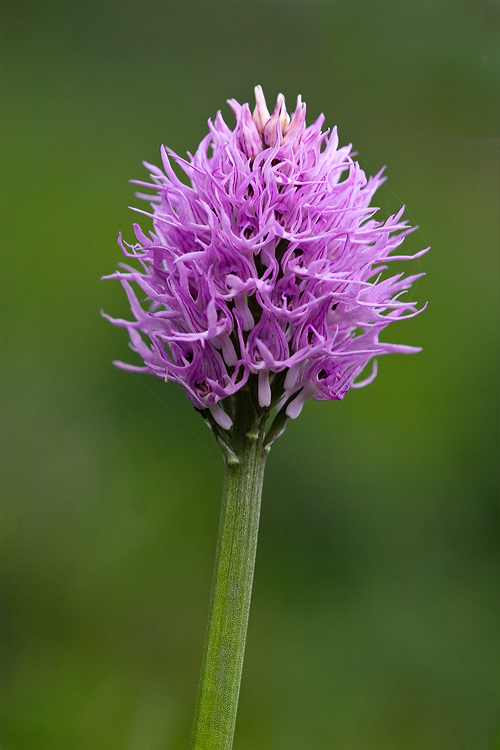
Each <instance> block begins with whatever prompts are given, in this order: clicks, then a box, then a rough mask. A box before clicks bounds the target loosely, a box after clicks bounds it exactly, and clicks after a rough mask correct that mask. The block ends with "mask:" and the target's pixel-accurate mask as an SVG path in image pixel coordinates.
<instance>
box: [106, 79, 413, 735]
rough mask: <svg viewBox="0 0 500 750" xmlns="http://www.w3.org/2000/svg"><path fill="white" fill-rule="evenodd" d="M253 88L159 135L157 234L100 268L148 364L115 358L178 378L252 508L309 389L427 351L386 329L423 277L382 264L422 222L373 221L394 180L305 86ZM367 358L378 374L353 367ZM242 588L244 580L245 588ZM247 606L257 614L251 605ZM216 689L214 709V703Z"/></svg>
mask: <svg viewBox="0 0 500 750" xmlns="http://www.w3.org/2000/svg"><path fill="white" fill-rule="evenodd" d="M255 99H256V106H255V109H254V110H253V113H252V111H251V110H250V108H249V105H248V104H243V105H240V104H238V102H236V101H235V100H234V99H231V100H230V101H229V104H230V106H231V108H232V110H233V112H234V115H235V118H236V125H235V127H234V128H233V129H231V128H230V127H229V126H228V125H227V124H226V123H225V122H224V120H223V118H222V115H221V113H220V112H218V113H217V115H216V117H215V120H214V121H213V122H212V121H211V120H209V121H208V127H209V132H208V134H207V135H206V137H205V138H204V139H203V140H202V141H201V143H200V145H199V146H198V148H197V150H196V151H195V153H194V155H189V156H188V159H183V158H181V157H179V156H177V155H176V154H175V153H174V152H172V151H171V150H169V149H165V148H164V147H162V149H161V156H162V163H163V170H162V169H159V168H158V167H155V166H153V165H150V164H146V167H147V168H148V169H149V171H150V173H151V181H150V182H142V181H137V184H139V185H141V186H143V187H145V188H149V189H151V190H153V191H154V194H153V195H142V194H140V197H142V198H146V200H148V201H149V202H150V204H151V209H152V210H151V213H148V212H146V211H143V212H142V213H145V214H146V215H147V216H149V217H150V218H151V219H152V223H153V231H151V232H149V236H147V235H146V234H145V233H144V232H143V231H142V230H141V228H140V227H139V226H138V225H137V224H136V225H134V229H135V235H136V238H137V243H136V244H132V245H128V244H127V243H124V242H123V241H122V238H121V236H120V239H119V242H120V246H121V248H122V250H123V253H124V254H125V255H126V256H127V257H129V258H132V259H134V260H135V261H138V263H139V266H140V268H139V269H137V268H134V267H130V266H128V265H122V270H120V271H118V272H116V273H114V274H113V275H112V276H111V277H106V278H116V279H119V280H120V281H121V283H122V285H123V287H124V289H125V291H126V293H127V296H128V299H129V302H130V307H131V311H132V314H133V317H134V320H132V321H128V320H122V319H113V318H109V319H110V320H111V321H112V322H113V323H115V324H116V325H118V326H122V327H124V328H126V329H127V330H128V333H129V336H130V342H131V343H130V345H131V348H132V349H133V350H134V351H135V352H137V354H139V356H140V357H141V358H142V360H143V365H141V366H136V365H130V364H124V363H122V362H116V363H115V364H117V365H118V366H119V367H122V368H123V369H126V370H134V371H141V372H149V373H153V374H154V375H157V376H159V377H161V378H163V379H165V380H167V381H168V380H170V381H176V382H178V383H180V384H181V385H182V386H183V388H184V389H185V391H186V394H187V396H188V398H189V399H190V401H191V403H192V404H193V405H194V407H195V408H196V409H197V410H199V411H200V412H201V413H202V415H203V416H204V417H205V419H206V421H207V422H208V423H209V425H210V426H211V428H212V429H213V431H214V433H215V436H216V438H217V440H218V442H219V444H220V445H221V447H222V448H223V451H224V456H225V459H226V462H227V464H228V472H229V474H228V475H227V476H228V477H230V476H233V475H231V473H230V472H231V471H233V472H235V473H234V477H233V478H235V477H236V475H237V474H238V472H240V479H241V476H243V475H244V476H245V477H246V479H245V482H243V484H241V482H240V485H238V487H236V484H235V486H234V487H232V489H231V486H230V485H231V480H230V479H228V485H227V486H226V490H225V501H224V502H230V501H229V500H228V497H227V496H228V493H229V495H231V493H233V494H234V493H236V494H235V497H236V495H238V493H239V494H240V495H242V493H243V495H244V494H245V493H246V494H247V496H248V497H250V495H252V492H254V491H255V492H256V494H255V492H254V495H255V497H254V501H255V503H256V506H257V510H255V508H254V510H253V511H252V512H257V519H258V504H259V502H260V487H261V485H262V476H263V467H264V461H265V456H266V454H267V452H268V450H269V448H270V446H271V444H272V442H273V441H274V440H275V439H276V438H277V437H278V436H279V435H280V434H281V432H282V431H283V430H284V428H285V425H286V422H287V420H288V418H292V419H293V418H295V417H297V416H298V414H299V413H300V411H301V409H302V407H303V405H304V402H305V401H306V399H308V398H309V397H311V398H313V399H318V400H324V399H337V400H341V399H343V398H344V396H345V394H346V393H347V391H348V390H349V389H350V388H359V387H361V386H363V385H366V384H368V383H370V382H371V381H372V380H373V379H374V377H375V375H376V372H377V371H376V360H374V358H375V357H377V356H378V355H380V354H387V353H390V352H402V353H410V352H416V351H419V349H417V348H415V347H410V346H403V345H400V344H389V343H385V342H381V341H379V336H380V335H381V333H382V332H383V331H384V329H385V328H386V327H387V326H388V325H389V323H391V322H393V321H398V320H399V321H400V320H403V319H405V318H408V317H412V316H413V315H415V314H417V310H416V308H415V303H414V302H410V301H407V300H406V297H405V296H404V293H405V292H406V290H407V289H408V288H409V287H410V285H411V283H412V281H414V280H415V279H416V278H418V277H419V276H421V275H422V274H417V275H413V276H408V277H406V278H403V275H402V274H401V273H398V274H396V275H393V276H390V275H389V276H387V277H384V274H383V272H384V271H385V270H386V269H387V263H388V262H389V261H391V260H404V259H406V258H407V257H408V256H405V255H400V254H396V253H395V252H394V251H395V250H396V249H397V248H398V247H399V246H400V245H401V243H402V242H403V240H404V238H405V236H406V235H407V234H408V233H409V232H410V231H412V228H411V227H409V226H408V224H407V222H406V221H404V220H402V214H403V208H402V209H401V210H400V211H398V213H396V214H395V215H393V216H390V217H389V218H388V219H386V220H385V221H378V220H376V219H375V218H374V216H375V214H376V212H377V210H378V209H377V208H374V207H372V206H370V201H371V199H372V196H373V194H374V193H375V191H376V190H377V188H378V187H379V186H380V185H381V184H382V182H383V181H384V179H385V178H384V177H383V176H382V171H383V170H381V171H380V172H379V173H378V174H376V175H375V176H374V177H370V178H367V177H366V176H365V173H364V171H363V170H362V169H361V167H360V166H359V164H358V163H357V162H356V161H355V160H354V159H353V155H352V152H351V146H350V145H348V146H343V147H341V148H339V146H338V137H337V130H336V128H333V130H332V131H331V132H329V131H326V132H323V131H322V126H323V122H324V117H323V115H321V116H320V117H319V118H318V119H317V120H316V121H315V122H314V123H313V124H312V125H309V126H308V127H307V126H306V105H305V104H303V103H302V100H301V97H300V96H299V97H298V99H297V104H296V107H295V111H294V112H293V114H291V115H289V114H288V113H287V110H286V107H285V99H284V97H283V95H282V94H280V95H279V96H278V100H277V103H276V107H275V108H274V111H273V112H272V114H270V113H269V111H268V108H267V106H266V101H265V98H264V94H263V92H262V89H261V87H260V86H257V87H256V88H255ZM171 160H174V161H175V162H176V163H177V165H178V166H179V167H180V169H181V170H182V171H183V172H184V173H185V175H186V177H187V181H186V182H183V181H181V180H180V179H179V178H178V176H177V174H176V173H175V171H174V169H173V168H172V164H171ZM424 252H426V250H422V251H421V252H419V253H417V254H416V255H413V256H411V257H413V258H416V257H418V256H420V255H422V254H423V253H424ZM132 285H134V286H132ZM137 288H138V289H139V290H140V297H141V299H139V298H138V296H137V291H134V289H135V290H137ZM106 317H109V316H106ZM370 360H373V366H372V369H371V373H370V374H369V375H368V376H367V377H365V378H364V379H361V380H358V378H359V376H360V375H361V373H362V371H363V370H364V369H365V367H366V366H367V364H368V363H369V362H370ZM273 410H274V411H273ZM271 412H273V414H274V421H273V422H272V424H271V426H270V427H269V429H268V430H267V432H266V431H265V423H266V420H267V418H268V417H269V415H270V414H271ZM251 446H253V447H251ZM252 450H253V451H254V453H253V454H252V455H253V458H252V459H250V453H251V452H252ZM249 462H250V463H249ZM252 462H253V463H252ZM250 464H252V466H251V467H250ZM249 467H250V468H249ZM258 467H260V468H258ZM257 475H259V476H257ZM234 481H235V482H236V479H234ZM259 482H260V485H259ZM243 485H244V486H243ZM257 485H259V486H258V487H257ZM228 488H229V489H228ZM252 488H253V489H252ZM233 500H234V502H237V501H236V500H235V499H234V498H233ZM240 500H241V497H240ZM242 502H243V500H242ZM255 503H254V505H255ZM243 504H244V502H243ZM235 512H236V511H235ZM254 522H255V518H254V521H253V522H252V523H254ZM254 525H255V523H254ZM225 533H226V532H225V531H223V529H222V527H221V532H220V535H222V536H223V535H224V534H225ZM227 533H228V532H227ZM252 533H253V532H252ZM240 541H241V540H240ZM255 543H256V529H255V539H254V541H253V542H252V544H255ZM232 544H233V545H234V539H233V542H232ZM224 554H225V553H224V542H223V541H221V536H219V553H218V561H219V563H218V564H219V568H220V570H219V574H218V573H217V570H216V578H215V579H214V589H213V592H212V605H211V606H212V609H211V617H212V619H213V617H216V618H219V620H220V618H222V617H224V616H228V615H227V612H226V614H225V615H223V614H222V610H221V607H222V604H221V602H222V601H223V599H224V596H226V598H227V591H226V590H225V589H224V591H226V593H225V594H224V593H221V592H220V591H219V593H217V592H218V589H217V586H218V585H219V584H218V583H217V580H218V579H217V575H219V577H220V576H222V577H223V576H224V575H226V576H231V575H233V574H234V571H233V573H232V572H231V571H230V569H229V568H227V569H226V568H224V566H222V568H221V565H222V563H221V559H222V558H223V556H224ZM245 554H246V553H245ZM248 554H250V557H251V556H252V554H253V555H254V554H255V549H253V552H249V553H248ZM221 556H222V558H221ZM247 563H248V561H247ZM247 563H245V564H247ZM228 564H229V563H228ZM251 569H252V571H253V562H252V564H251ZM242 575H243V574H242ZM245 575H246V573H245ZM243 577H245V576H243ZM247 577H248V576H247ZM221 580H222V579H221ZM219 583H220V581H219ZM220 585H223V584H220ZM245 585H248V581H247V582H246V584H245ZM249 585H250V589H251V576H250V582H249ZM236 588H238V587H236ZM232 590H233V592H234V587H233V589H232ZM247 594H248V597H247V598H248V603H247V604H248V605H249V591H248V592H247ZM247 594H245V593H244V592H243V588H242V589H241V591H240V594H239V595H240V596H241V597H243V598H244V597H245V596H247ZM218 596H220V601H219V599H217V597H218ZM214 602H215V603H214ZM217 602H219V603H217ZM245 606H247V605H245ZM214 608H215V609H214ZM215 610H217V611H215ZM246 612H247V614H246V617H248V607H247V610H246ZM233 614H234V613H233ZM218 622H219V621H218ZM221 622H222V620H220V622H219V624H218V625H217V627H216V626H215V625H214V626H213V627H214V628H215V630H217V628H219V630H220V628H222V627H223V626H222V625H221ZM210 627H212V626H210ZM210 627H209V636H208V640H207V646H206V651H205V662H204V668H203V669H204V673H203V674H202V684H201V687H200V696H199V703H198V710H197V719H196V722H195V733H194V739H193V746H192V747H193V748H196V749H197V750H198V748H202V747H203V748H212V747H213V748H218V749H219V748H230V747H231V744H230V743H231V742H232V730H231V729H230V724H231V721H233V719H234V716H235V711H236V704H235V705H234V706H233V707H232V709H231V711H233V714H234V716H233V714H231V717H232V718H231V717H230V718H228V724H227V726H225V725H224V721H222V724H223V725H224V728H223V729H220V725H221V720H220V712H221V711H222V710H223V709H222V708H221V705H222V703H223V701H222V698H221V697H220V696H219V697H218V698H216V697H214V696H216V693H217V690H218V689H219V688H218V687H217V685H216V684H215V683H216V682H217V680H219V682H220V680H221V679H222V677H221V673H220V674H218V677H214V674H211V675H208V676H207V670H208V672H210V670H212V672H213V671H214V670H216V669H217V668H219V669H221V667H220V664H219V662H220V659H219V661H217V659H218V656H217V654H218V653H219V656H220V649H223V648H226V647H227V648H229V650H231V648H232V646H228V643H229V641H228V642H227V643H226V640H224V639H225V638H226V636H224V637H223V639H222V641H219V642H218V645H214V644H215V641H213V638H215V636H214V635H213V637H212V636H210V632H211V630H210ZM212 629H213V628H212ZM219 630H217V632H219ZM240 630H241V628H240ZM221 632H222V631H221ZM245 632H246V621H245V623H243V625H242V633H243V635H242V634H241V633H239V635H238V636H236V635H234V634H233V636H234V639H236V640H238V638H239V640H238V644H239V645H238V646H237V647H236V646H234V648H235V649H236V650H237V649H239V648H240V647H241V638H243V647H244V633H245ZM219 636H220V633H219ZM233 636H227V637H228V638H229V640H231V638H232V637H233ZM211 637H212V641H213V642H212V641H210V638H211ZM221 637H222V636H221ZM210 644H211V645H210ZM217 648H219V652H217ZM242 653H243V652H242V651H241V653H239V656H238V659H240V662H241V661H242V658H243V656H242ZM235 658H236V657H235ZM211 660H212V661H211ZM217 665H219V666H218V667H217ZM226 667H227V670H229V671H230V667H228V666H227V665H226ZM224 669H226V668H224ZM239 669H240V672H241V663H240V665H239ZM227 670H226V671H227ZM223 671H224V670H223ZM236 671H237V669H236ZM231 680H232V682H231V687H230V688H228V687H227V686H226V688H227V690H229V691H232V693H231V694H232V695H233V697H234V694H236V702H237V690H238V686H239V678H238V679H236V677H235V678H234V679H233V677H231ZM204 681H205V682H204ZM207 681H208V683H210V685H211V687H210V689H209V688H208V687H207V684H208V683H207ZM233 683H234V684H233ZM236 683H237V685H236ZM204 685H205V687H204ZM226 688H225V689H226ZM227 690H226V692H227ZM210 700H215V704H217V708H214V706H215V704H214V705H212V706H211V707H210V709H209V708H207V706H208V704H209V703H210ZM221 701H222V703H221ZM233 709H234V710H233ZM233 726H234V721H233ZM219 730H220V731H219ZM229 735H230V739H229V740H228V739H227V737H228V736H229ZM207 737H208V738H209V739H208V740H207V739H206V738H207ZM210 738H211V739H210ZM211 742H212V743H213V744H210V743H211ZM204 743H205V744H204ZM224 743H226V744H224ZM228 743H229V744H228Z"/></svg>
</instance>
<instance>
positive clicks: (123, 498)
mask: <svg viewBox="0 0 500 750" xmlns="http://www.w3.org/2000/svg"><path fill="white" fill-rule="evenodd" d="M1 15H2V18H1V21H2V34H3V41H2V50H3V58H4V59H3V66H2V79H3V80H2V90H3V108H2V115H1V116H2V130H3V155H2V171H3V178H2V216H3V228H2V263H3V271H2V279H3V291H2V308H3V309H2V321H3V325H2V336H3V355H2V360H3V394H4V398H3V423H4V428H3V467H4V472H3V498H4V499H3V545H2V568H3V583H2V593H3V600H4V601H3V670H2V671H3V700H2V711H3V723H2V750H181V749H185V748H187V747H188V737H189V731H190V723H191V718H192V713H193V707H194V700H195V693H196V685H197V680H198V671H199V667H200V663H201V650H202V643H203V637H204V629H205V617H206V611H207V605H208V595H209V588H210V579H211V570H212V564H213V556H214V551H215V541H216V533H217V524H218V507H219V496H220V491H221V481H222V476H223V463H222V461H221V458H220V456H219V451H218V448H217V446H216V444H215V441H214V440H213V438H212V436H211V435H210V433H209V431H208V430H207V429H206V427H205V426H204V424H203V422H202V420H201V419H200V417H199V416H198V415H197V414H196V413H195V412H194V410H193V409H192V407H191V406H190V404H189V402H188V401H187V399H186V397H185V396H184V394H183V392H182V390H181V389H180V388H179V387H177V386H175V385H173V384H168V385H165V384H164V383H163V382H162V381H161V380H159V379H155V378H154V377H153V376H146V375H135V374H130V373H124V372H122V371H119V370H117V369H115V368H113V367H112V365H111V361H112V360H113V359H124V360H127V361H132V359H133V356H134V355H132V354H131V353H130V351H129V350H128V348H127V337H126V334H125V332H124V331H122V330H119V329H116V328H114V327H113V326H111V325H110V324H109V323H107V322H106V321H104V320H103V319H102V318H101V317H100V316H99V310H100V309H101V308H104V309H105V310H106V311H107V312H109V313H110V314H112V315H115V316H117V317H119V316H126V315H127V305H126V301H125V297H124V294H123V292H122V290H121V288H120V287H119V285H118V284H117V283H116V282H101V281H100V280H99V279H100V276H102V275H103V274H109V273H112V272H113V270H114V269H115V267H116V264H117V262H119V261H120V260H121V253H120V251H119V249H118V247H117V244H116V237H117V233H118V231H119V230H120V229H121V230H123V232H124V236H125V239H127V240H129V241H132V238H133V235H132V230H131V225H132V222H133V221H136V220H137V215H136V214H132V213H131V212H130V211H129V210H128V209H127V206H128V205H136V206H137V205H140V201H138V199H136V198H134V196H133V190H134V189H133V186H130V185H129V183H128V180H129V179H130V178H138V179H143V178H144V176H145V175H146V174H147V173H146V172H145V171H144V169H143V167H142V166H141V160H142V159H145V160H148V161H150V162H153V163H158V162H159V146H160V143H165V144H167V145H169V146H170V147H172V148H173V149H174V150H176V151H178V152H179V153H181V154H184V153H185V152H186V151H187V150H190V151H192V150H194V149H195V148H196V146H197V144H198V142H199V140H200V139H201V138H202V137H203V136H204V135H205V133H206V129H207V126H206V120H207V118H208V117H209V116H213V115H214V114H215V113H216V111H217V110H218V109H219V108H221V109H222V111H223V114H224V116H225V117H227V120H228V122H232V116H231V114H230V111H229V108H228V107H227V105H226V104H225V100H226V99H227V98H230V97H235V98H236V99H238V100H239V101H250V102H251V103H253V86H254V85H255V84H256V83H261V84H262V85H263V87H264V90H265V92H266V94H267V97H268V101H269V102H272V101H273V100H274V97H275V96H276V94H277V93H278V92H279V91H282V92H283V93H284V94H285V96H287V98H288V104H289V108H291V109H293V102H294V99H295V96H296V94H297V93H301V94H302V96H303V98H304V100H305V101H306V102H307V105H308V122H312V120H313V119H315V118H316V116H317V115H318V114H319V113H320V112H322V111H323V112H324V113H325V115H326V123H327V125H334V124H337V125H338V128H339V134H340V141H341V143H342V144H344V143H347V142H352V143H353V144H354V147H355V149H356V151H357V152H358V154H359V157H358V158H359V160H360V163H361V165H362V166H363V168H364V169H365V170H366V171H367V172H369V173H371V174H373V173H374V172H376V171H377V170H378V169H379V168H380V167H381V166H383V165H384V164H385V165H387V175H388V177H389V179H388V182H387V183H386V184H385V185H384V186H383V187H382V188H381V190H380V191H379V193H378V194H377V195H376V197H375V201H374V203H375V205H378V206H380V207H381V216H382V215H383V216H384V217H385V216H387V215H389V213H391V212H394V211H395V210H397V209H398V208H399V207H400V205H401V204H402V203H405V204H406V205H407V207H408V212H407V217H408V219H409V220H410V221H411V222H412V223H413V224H418V225H420V227H421V229H420V230H419V231H417V232H415V233H414V234H412V235H411V236H410V237H409V238H408V239H407V241H406V242H405V248H406V249H407V251H408V252H409V253H410V252H416V251H417V250H419V249H421V248H422V247H426V246H428V245H432V248H433V249H432V252H431V253H429V255H427V256H424V257H423V258H420V259H419V260H415V261H411V262H406V263H397V264H395V266H393V267H396V268H397V269H398V270H400V271H405V272H406V273H418V272H420V271H425V272H426V273H427V276H426V277H424V278H423V279H421V280H419V281H418V282H417V283H416V284H415V285H414V288H413V290H412V291H411V295H412V298H413V299H416V300H418V302H419V303H420V304H423V303H425V302H426V301H428V302H429V306H428V309H427V310H426V311H425V312H424V313H423V314H422V315H421V316H419V317H417V318H415V319H412V320H410V321H407V322H401V323H393V324H392V325H391V326H390V327H389V328H388V329H387V331H386V332H385V336H384V338H385V340H389V341H396V342H398V343H407V344H412V345H418V346H422V347H423V352H422V353H421V354H418V355H414V356H411V357H406V356H396V355H394V356H389V357H386V358H382V359H381V360H380V361H379V375H378V377H377V379H376V380H375V382H374V383H373V384H372V385H370V386H369V387H367V388H366V389H362V390H358V391H352V392H350V393H349V394H348V395H347V397H346V398H345V400H344V401H343V402H342V403H338V402H334V403H318V402H309V403H307V404H306V407H305V408H304V411H303V413H302V415H301V416H300V418H299V419H297V420H296V421H295V422H293V423H291V424H290V425H289V426H288V428H287V431H286V433H285V434H284V436H283V437H282V438H281V439H280V440H279V442H278V443H277V444H276V446H275V447H274V448H273V451H272V453H271V455H270V458H269V461H268V466H267V472H266V484H265V490H264V498H263V510H262V521H261V532H260V541H259V551H258V561H257V570H256V577H255V585H254V595H253V604H252V612H251V620H250V628H249V635H248V645H247V655H246V662H245V669H244V677H243V684H242V690H241V697H240V710H239V716H238V722H237V732H236V739H235V744H234V748H235V750H254V749H258V750H448V749H449V750H483V749H484V750H491V748H492V745H493V742H494V739H495V736H496V735H497V732H498V710H497V701H498V694H499V689H498V687H499V686H498V675H497V672H498V655H499V654H498V650H499V649H498V563H497V526H498V524H497V492H498V486H497V458H498V439H497V420H498V416H497V415H498V401H497V387H496V385H497V381H498V356H497V355H498V347H497V338H498V240H499V227H498V205H499V176H498V165H499V153H498V151H499V141H498V108H497V101H498V84H499V27H500V6H499V4H498V1H497V0H487V2H477V1H476V0H467V1H466V0H454V1H451V0H433V1H432V2H431V1H430V0H418V1H417V0H410V1H409V2H396V0H392V1H390V0H386V1H382V0H380V1H379V0H375V1H374V2H369V1H368V0H349V1H348V0H338V2H316V1H314V0H311V1H310V2H305V1H303V2H300V1H299V0H296V1H295V2H293V1H292V0H290V1H287V0H276V1H269V2H256V1H254V0H248V1H247V2H243V0H235V1H233V2H230V1H229V0H227V2H207V1H205V2H203V1H202V0H198V1H197V2H195V1H193V0H187V1H184V2H183V3H180V2H179V3H177V2H176V3H174V2H160V0H142V2H140V3H139V2H137V0H124V1H122V2H119V3H118V2H112V1H111V0H99V2H94V1H92V2H91V1H85V0H82V1H81V2H78V3H76V2H71V1H70V0H60V1H59V2H57V1H56V0H43V2H42V0H40V1H39V2H24V1H23V0H17V1H16V2H14V0H4V3H3V7H2V13H1ZM141 224H142V226H143V228H145V229H147V228H148V219H147V218H146V217H141Z"/></svg>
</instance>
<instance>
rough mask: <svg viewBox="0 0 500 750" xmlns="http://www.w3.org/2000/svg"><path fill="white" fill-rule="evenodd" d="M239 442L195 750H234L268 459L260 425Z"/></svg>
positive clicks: (226, 503)
mask: <svg viewBox="0 0 500 750" xmlns="http://www.w3.org/2000/svg"><path fill="white" fill-rule="evenodd" d="M235 426H236V422H235ZM247 427H248V421H247ZM237 437H238V439H237V441H236V442H237V450H236V451H235V456H234V458H233V459H229V460H228V461H227V463H226V474H225V479H224V489H223V494H222V510H221V517H220V525H219V537H218V542H217V555H216V559H215V569H214V577H213V582H212V594H211V600H210V609H209V616H208V629H207V635H206V641H205V649H204V654H203V663H202V669H201V677H200V684H199V688H198V700H197V705H196V712H195V719H194V727H193V736H192V740H191V750H231V747H232V744H233V735H234V726H235V723H236V711H237V707H238V696H239V691H240V682H241V671H242V668H243V656H244V652H245V640H246V633H247V624H248V614H249V610H250V597H251V593H252V581H253V572H254V564H255V552H256V548H257V533H258V527H259V514H260V499H261V495H262V483H263V481H264V464H265V461H266V456H267V453H268V450H266V449H265V448H264V446H263V430H262V429H260V428H259V426H258V423H257V425H256V426H254V428H253V429H250V430H245V431H244V432H243V433H242V434H240V435H239V436H237Z"/></svg>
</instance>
